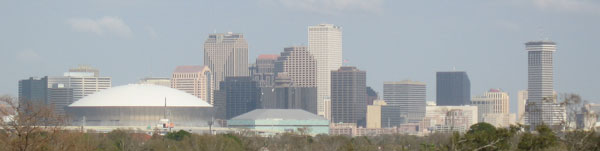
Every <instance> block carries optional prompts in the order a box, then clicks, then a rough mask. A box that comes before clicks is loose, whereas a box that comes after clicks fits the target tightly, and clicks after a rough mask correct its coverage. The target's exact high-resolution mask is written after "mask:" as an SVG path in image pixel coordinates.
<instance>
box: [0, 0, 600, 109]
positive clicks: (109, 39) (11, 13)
mask: <svg viewBox="0 0 600 151" xmlns="http://www.w3.org/2000/svg"><path fill="white" fill-rule="evenodd" d="M0 18H2V24H0V33H2V34H0V41H2V44H0V52H2V55H0V68H1V69H2V70H3V73H2V74H0V94H8V95H12V96H16V95H17V90H18V89H17V87H18V83H17V81H18V80H21V79H24V78H26V77H30V76H33V77H36V76H37V77H41V76H45V75H50V76H52V75H62V73H63V72H64V71H66V70H67V69H69V68H73V67H76V66H77V65H91V66H93V67H95V68H97V69H99V70H101V74H102V75H103V76H110V77H112V82H113V83H112V85H113V86H119V85H125V84H129V83H136V82H137V81H139V79H141V78H144V77H150V76H154V77H170V74H171V73H172V71H173V69H174V68H175V67H176V66H178V65H202V64H203V43H204V41H205V40H206V38H207V36H208V34H211V33H214V32H217V33H224V32H234V33H243V34H244V36H245V38H246V40H247V41H248V46H249V51H248V53H249V56H248V58H249V59H248V60H249V63H253V62H254V58H256V57H257V56H258V55H259V54H279V53H280V52H281V51H283V48H284V47H288V46H294V45H306V44H307V26H310V25H316V24H320V23H331V24H335V25H337V26H340V27H342V29H343V31H344V33H343V58H344V59H345V60H347V62H346V63H345V65H351V66H357V67H358V68H359V69H361V70H364V71H366V72H367V85H368V86H371V87H372V88H374V89H375V90H376V91H377V92H379V93H380V95H381V93H382V91H383V90H382V86H383V82H384V81H401V80H406V79H410V80H416V81H421V82H425V83H426V84H427V101H435V100H436V98H435V96H436V95H435V72H436V71H451V70H453V69H456V70H459V71H466V72H467V73H468V75H469V78H470V80H471V94H472V96H475V95H479V94H482V93H484V92H486V91H487V90H488V89H490V88H500V89H502V90H503V91H506V92H508V93H509V94H510V96H511V104H510V105H511V107H510V108H511V112H516V101H517V99H516V96H517V91H519V90H525V89H527V62H526V61H527V51H526V50H525V49H524V43H525V42H527V41H532V40H543V39H549V40H552V41H554V42H556V43H557V51H556V53H555V54H554V56H555V58H554V60H555V77H554V80H555V90H556V91H557V92H558V93H578V94H580V95H581V96H582V97H583V99H585V100H589V101H591V102H596V103H599V102H598V100H600V95H599V94H598V93H596V91H597V90H600V81H598V80H597V79H596V77H599V76H600V70H596V69H597V67H598V66H599V65H600V60H598V59H596V57H597V56H600V52H599V51H597V50H598V46H597V45H595V42H596V41H598V40H600V37H598V36H597V35H600V29H598V28H595V27H598V26H600V20H599V19H597V18H600V2H597V1H569V0H532V1H520V0H508V1H418V2H400V1H390V0H369V1H366V0H349V1H343V0H325V1H309V0H299V1H291V0H255V1H196V2H167V1H135V0H134V1H112V0H108V1H2V2H0Z"/></svg>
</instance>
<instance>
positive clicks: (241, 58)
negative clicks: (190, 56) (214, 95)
mask: <svg viewBox="0 0 600 151" xmlns="http://www.w3.org/2000/svg"><path fill="white" fill-rule="evenodd" d="M204 65H205V66H208V68H209V69H210V70H211V71H212V74H213V76H212V77H213V79H214V81H215V84H217V83H219V82H221V81H223V80H225V77H233V76H248V74H249V71H248V42H246V39H244V35H243V34H239V33H231V32H229V33H219V34H210V35H208V39H206V41H205V42H204ZM215 89H219V85H216V88H215Z"/></svg>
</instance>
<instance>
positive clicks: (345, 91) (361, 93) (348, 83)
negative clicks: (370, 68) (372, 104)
mask: <svg viewBox="0 0 600 151" xmlns="http://www.w3.org/2000/svg"><path fill="white" fill-rule="evenodd" d="M366 79H367V73H366V72H365V71H361V70H358V69H357V68H356V67H347V66H344V67H340V69H338V70H337V71H331V120H332V122H333V123H339V122H342V123H356V124H357V125H359V126H363V127H364V126H365V125H366V124H365V123H366V121H365V120H366V119H365V118H366V113H367V80H366Z"/></svg>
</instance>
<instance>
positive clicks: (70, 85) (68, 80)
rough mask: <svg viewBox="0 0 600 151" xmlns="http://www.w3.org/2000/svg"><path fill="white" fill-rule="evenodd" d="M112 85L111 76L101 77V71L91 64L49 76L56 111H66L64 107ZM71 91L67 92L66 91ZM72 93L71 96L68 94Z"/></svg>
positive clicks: (49, 86) (49, 85)
mask: <svg viewBox="0 0 600 151" xmlns="http://www.w3.org/2000/svg"><path fill="white" fill-rule="evenodd" d="M111 87H112V80H111V77H100V72H99V70H97V69H94V68H92V67H89V66H80V67H77V68H73V69H70V70H69V72H65V73H64V74H63V76H52V77H48V87H47V88H48V89H49V94H48V96H51V99H50V101H49V102H48V103H50V104H54V106H55V108H54V110H55V112H56V113H59V114H60V113H64V108H65V107H66V105H69V104H71V103H73V102H75V101H77V100H79V99H81V98H83V97H85V96H88V95H92V94H94V93H96V92H99V91H102V90H105V89H108V88H111ZM69 90H70V91H71V92H70V93H69V92H66V91H69ZM69 94H71V96H67V95H69Z"/></svg>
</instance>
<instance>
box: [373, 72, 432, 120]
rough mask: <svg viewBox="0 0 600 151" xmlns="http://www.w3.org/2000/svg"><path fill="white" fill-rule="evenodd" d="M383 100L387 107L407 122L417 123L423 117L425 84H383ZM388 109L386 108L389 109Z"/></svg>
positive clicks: (406, 81) (414, 82) (412, 82)
mask: <svg viewBox="0 0 600 151" xmlns="http://www.w3.org/2000/svg"><path fill="white" fill-rule="evenodd" d="M383 100H385V102H386V103H387V106H389V107H392V108H395V109H397V110H399V113H400V115H397V116H402V117H405V119H406V121H407V122H410V123H418V122H420V121H422V120H423V117H424V116H425V105H426V102H425V83H423V82H417V81H409V80H405V81H400V82H384V83H383ZM389 107H388V108H389Z"/></svg>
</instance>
